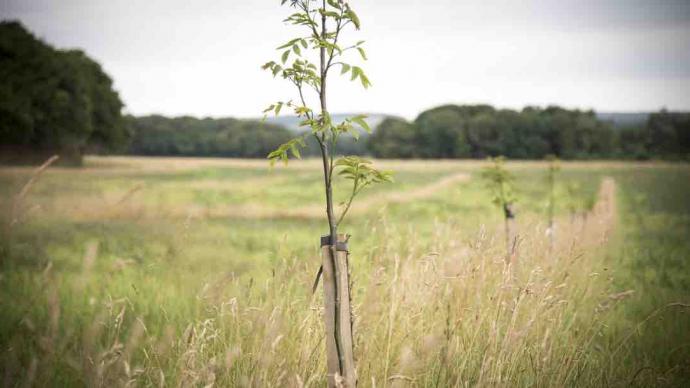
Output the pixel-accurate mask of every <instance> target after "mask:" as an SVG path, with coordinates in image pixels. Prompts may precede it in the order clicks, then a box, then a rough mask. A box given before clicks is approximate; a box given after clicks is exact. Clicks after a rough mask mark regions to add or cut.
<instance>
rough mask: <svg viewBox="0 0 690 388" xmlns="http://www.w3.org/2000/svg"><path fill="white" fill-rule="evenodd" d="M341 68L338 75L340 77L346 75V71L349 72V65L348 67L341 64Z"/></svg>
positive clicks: (345, 64)
mask: <svg viewBox="0 0 690 388" xmlns="http://www.w3.org/2000/svg"><path fill="white" fill-rule="evenodd" d="M342 66H343V67H342V69H341V70H340V74H341V75H342V74H345V73H347V72H348V71H350V65H348V64H347V63H343V64H342Z"/></svg>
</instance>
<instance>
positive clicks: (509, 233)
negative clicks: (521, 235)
mask: <svg viewBox="0 0 690 388" xmlns="http://www.w3.org/2000/svg"><path fill="white" fill-rule="evenodd" d="M503 215H504V222H505V234H506V236H505V237H506V264H511V262H512V258H513V255H514V254H515V247H516V245H517V239H516V236H515V212H514V211H513V205H512V204H510V203H506V204H504V205H503Z"/></svg>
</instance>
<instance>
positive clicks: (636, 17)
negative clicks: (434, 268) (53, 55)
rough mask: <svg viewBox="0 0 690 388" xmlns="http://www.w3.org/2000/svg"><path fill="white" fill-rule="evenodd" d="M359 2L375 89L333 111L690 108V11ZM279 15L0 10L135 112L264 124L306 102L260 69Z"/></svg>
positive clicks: (247, 6)
mask: <svg viewBox="0 0 690 388" xmlns="http://www.w3.org/2000/svg"><path fill="white" fill-rule="evenodd" d="M350 3H351V4H352V5H353V8H354V9H355V10H356V11H357V12H358V14H359V16H360V19H362V30H361V31H358V32H352V33H350V34H349V35H348V36H347V38H349V39H350V40H351V41H358V40H361V39H363V40H366V41H367V50H368V53H369V57H370V58H369V61H368V62H366V63H365V64H364V68H365V70H366V71H367V72H368V74H369V78H370V79H371V81H372V82H373V84H374V87H373V88H371V89H369V90H368V91H364V90H363V89H361V87H357V86H358V85H356V84H351V83H349V82H347V80H343V81H338V82H334V84H333V86H332V87H331V88H330V93H331V101H330V103H329V105H330V109H331V111H332V112H380V113H388V114H396V115H400V116H404V117H407V118H413V117H414V116H416V115H417V113H419V112H420V111H421V110H424V109H427V108H430V107H433V106H435V105H439V104H444V103H489V104H493V105H496V106H498V107H509V108H522V107H523V106H525V105H546V104H559V105H563V106H566V107H570V108H594V109H596V110H599V111H648V110H657V109H659V108H661V107H664V106H665V107H667V108H669V109H679V110H680V109H682V110H690V92H688V91H690V1H689V0H648V1H638V0H619V1H614V0H599V1H595V0H572V1H566V0H553V1H545V0H543V1H515V0H506V1H492V0H468V1H463V0H405V1H401V0H368V1H367V0H351V1H350ZM279 4H280V0H194V1H191V0H144V1H139V0H0V17H1V18H2V19H19V20H21V21H22V22H23V23H24V24H25V25H27V26H28V27H29V29H31V30H32V31H33V32H34V33H35V34H36V35H38V36H39V37H41V38H42V39H44V40H45V41H47V42H49V43H50V44H52V45H55V46H57V47H59V48H81V49H83V50H85V51H86V52H87V53H88V54H89V55H90V56H91V57H92V58H95V59H96V60H97V61H99V62H100V63H101V64H102V65H103V67H104V68H105V70H106V72H107V73H108V74H110V75H111V76H112V78H113V79H114V82H115V88H116V89H117V90H118V91H119V92H120V95H121V97H122V99H123V101H124V102H125V104H126V109H127V111H128V112H130V113H133V114H148V113H162V114H167V115H182V114H191V115H195V116H238V117H255V116H259V115H260V112H261V110H262V109H263V108H264V107H265V106H266V105H268V104H270V103H271V102H272V101H275V100H278V99H289V98H293V97H294V95H293V94H292V90H291V89H290V87H289V85H286V84H285V83H284V81H282V80H273V79H272V78H271V77H270V75H269V74H268V73H265V72H263V71H262V70H261V69H260V65H261V64H263V63H264V62H266V61H267V60H270V59H277V58H278V55H279V54H278V53H277V52H275V51H274V49H275V47H276V46H278V45H279V44H281V43H283V41H285V40H287V39H288V38H290V37H291V35H293V33H294V30H293V29H292V28H291V27H288V26H285V25H284V24H283V23H282V22H281V21H282V19H284V18H285V17H286V16H287V15H288V12H289V10H288V9H287V8H286V7H280V6H279ZM353 58H354V59H357V58H356V57H353ZM355 62H356V60H355Z"/></svg>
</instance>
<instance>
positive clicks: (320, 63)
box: [263, 0, 391, 387]
mask: <svg viewBox="0 0 690 388" xmlns="http://www.w3.org/2000/svg"><path fill="white" fill-rule="evenodd" d="M286 3H287V4H288V6H289V7H290V8H292V9H293V10H294V13H292V14H291V15H290V16H289V17H288V18H287V19H285V22H288V23H290V24H292V25H295V26H299V27H302V29H303V30H304V31H305V35H301V36H297V37H295V38H293V39H291V40H289V41H287V42H286V43H285V44H283V45H281V46H279V47H278V50H280V51H281V57H280V61H278V62H276V61H270V62H268V63H266V64H265V65H264V66H263V69H265V70H269V71H271V72H272V73H273V76H274V77H276V76H279V75H280V76H281V77H282V78H283V79H285V80H287V81H289V82H290V83H292V84H293V85H294V86H295V88H296V92H297V95H298V97H299V99H298V100H297V102H294V101H292V100H289V101H278V102H276V103H275V104H272V105H271V106H269V107H268V108H267V109H266V110H265V111H264V113H266V114H268V113H269V112H273V113H275V114H276V115H278V114H280V112H281V110H282V108H284V107H287V108H289V109H292V110H293V112H294V114H296V115H297V116H298V117H299V118H300V119H301V120H302V121H301V123H300V125H301V126H303V127H305V128H308V129H309V131H305V134H304V135H302V136H299V137H297V138H294V139H291V140H289V141H288V142H286V143H284V144H282V145H281V146H279V147H278V149H276V150H275V151H273V152H271V153H270V154H269V155H268V158H269V159H270V160H271V162H272V163H274V162H275V161H279V160H282V161H284V162H286V163H287V161H288V158H289V155H288V154H292V156H294V157H296V158H299V157H300V151H299V150H300V148H301V147H304V146H305V138H306V136H313V137H314V138H315V139H316V141H317V143H318V145H319V149H320V151H321V161H322V167H323V179H324V189H325V197H326V218H327V220H328V228H329V234H328V236H324V237H322V239H321V245H322V247H323V249H322V255H323V257H322V264H321V269H319V275H320V274H321V273H322V272H323V277H324V279H323V286H324V304H325V309H324V321H325V326H326V348H327V357H328V360H327V361H328V384H329V386H336V385H344V386H347V387H352V386H355V385H356V384H357V377H356V373H355V366H354V355H353V349H352V344H353V341H352V319H351V311H350V310H351V308H350V283H349V268H348V267H349V266H348V258H347V246H346V242H347V237H345V235H342V234H338V228H339V226H340V224H341V223H342V221H343V220H344V218H345V216H346V214H347V212H348V210H349V209H350V206H351V204H352V201H353V200H354V198H355V197H356V196H357V195H358V194H359V193H360V192H361V191H362V190H363V189H364V188H366V187H368V186H369V185H372V184H374V183H380V182H389V181H391V176H390V174H389V173H387V172H381V171H378V170H376V169H375V168H373V167H372V165H371V162H370V161H368V160H364V159H361V158H358V157H352V156H350V157H344V158H340V159H337V160H336V159H335V156H334V155H335V148H336V147H337V145H338V139H339V138H340V137H341V136H343V135H346V134H350V135H352V136H354V137H355V138H358V136H359V132H358V131H359V128H357V126H359V127H361V128H362V129H363V130H365V131H367V132H370V131H371V130H370V128H369V125H368V124H367V122H366V121H365V118H366V116H364V115H358V116H354V117H351V118H348V119H345V120H344V121H342V122H340V123H335V122H333V121H332V119H331V115H330V114H329V111H328V103H327V101H328V99H327V96H328V94H327V91H328V88H327V86H328V82H327V81H328V79H329V75H330V74H331V71H332V70H335V69H338V70H340V74H341V75H349V77H350V79H351V80H352V81H355V80H359V82H360V83H361V84H362V86H363V87H364V88H365V89H366V88H368V87H369V86H371V83H370V82H369V78H367V76H366V74H365V73H364V71H363V70H362V68H361V67H359V66H356V65H352V64H350V63H346V62H345V58H346V54H349V53H350V52H356V53H358V54H359V56H360V57H361V59H362V60H366V59H367V56H366V52H365V51H364V48H363V44H364V42H363V41H359V42H356V43H354V44H344V43H343V36H342V35H343V33H344V31H346V29H347V28H354V29H355V30H359V28H360V21H359V17H358V16H357V14H356V13H355V11H354V10H353V9H352V7H351V6H350V4H349V3H348V2H346V1H343V0H282V1H281V5H285V4H286ZM310 53H314V54H316V55H313V56H314V57H315V59H314V60H312V59H311V58H310V55H309V54H310ZM309 92H311V93H313V94H314V95H315V96H316V99H318V102H319V107H318V108H316V109H314V108H312V107H310V106H309V104H308V97H309ZM336 173H337V175H340V176H341V177H343V178H345V179H347V180H349V181H351V183H352V189H351V190H350V196H349V199H348V200H347V201H345V207H344V208H343V209H342V211H341V213H340V215H339V216H336V214H335V209H334V205H333V178H334V176H335V175H336ZM319 275H317V280H316V282H315V287H316V284H317V283H318V276H319Z"/></svg>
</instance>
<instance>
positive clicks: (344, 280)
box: [321, 234, 357, 388]
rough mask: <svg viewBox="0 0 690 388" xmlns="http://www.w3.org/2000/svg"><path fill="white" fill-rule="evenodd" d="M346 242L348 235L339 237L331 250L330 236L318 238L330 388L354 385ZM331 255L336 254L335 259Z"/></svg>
mask: <svg viewBox="0 0 690 388" xmlns="http://www.w3.org/2000/svg"><path fill="white" fill-rule="evenodd" d="M347 239H348V236H347V235H344V234H339V235H338V244H337V246H335V247H334V246H333V245H331V244H330V236H324V237H322V238H321V259H322V263H323V264H322V265H323V296H324V298H323V300H324V323H325V329H326V355H327V364H328V386H329V387H348V388H351V387H356V386H357V374H356V371H355V360H354V352H353V340H352V308H351V304H350V272H349V263H348V251H347ZM334 248H335V249H334ZM333 253H335V260H334V258H333V257H334V255H333Z"/></svg>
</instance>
